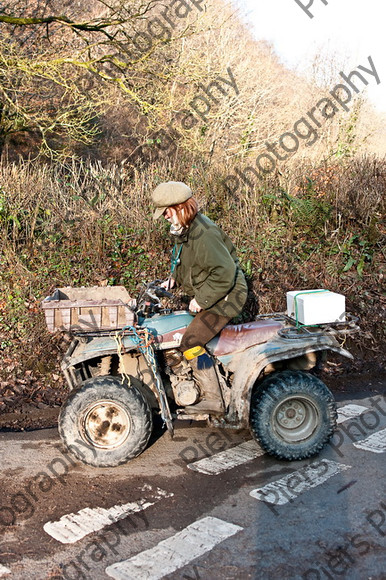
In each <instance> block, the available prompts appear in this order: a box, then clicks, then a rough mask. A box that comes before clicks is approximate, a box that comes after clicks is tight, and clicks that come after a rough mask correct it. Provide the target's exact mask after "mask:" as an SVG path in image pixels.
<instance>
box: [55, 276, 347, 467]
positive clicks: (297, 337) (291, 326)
mask: <svg viewBox="0 0 386 580" xmlns="http://www.w3.org/2000/svg"><path fill="white" fill-rule="evenodd" d="M84 290H87V289H84ZM165 296H166V297H168V298H170V296H171V295H170V294H169V293H168V292H166V290H165V289H163V288H162V287H161V286H159V281H155V282H152V283H150V284H148V285H147V286H146V288H145V289H144V291H143V292H142V294H141V295H140V297H139V298H138V301H133V302H132V304H131V311H132V314H133V323H132V324H130V325H127V326H126V327H123V328H122V329H120V330H118V331H115V332H111V331H109V330H101V329H97V330H92V331H84V329H82V331H78V332H77V331H76V330H75V331H73V332H72V335H73V339H72V342H71V344H70V347H69V349H68V351H67V353H66V355H65V357H64V360H63V362H62V371H63V373H64V376H65V378H66V381H67V383H68V386H69V388H70V390H71V392H70V394H69V396H68V399H67V401H66V402H65V403H64V405H63V407H62V409H61V412H60V416H59V433H60V436H61V438H62V440H63V442H64V443H65V445H66V447H67V448H68V450H69V451H70V452H71V453H72V454H73V455H75V456H76V457H77V458H78V459H79V460H81V461H82V462H84V463H86V464H89V465H93V466H96V467H112V466H117V465H119V464H121V463H125V462H127V461H128V460H130V459H132V458H134V457H137V456H138V455H139V454H140V453H142V451H144V449H145V448H146V446H147V444H148V442H149V438H150V436H151V434H152V429H153V418H154V417H155V416H156V415H159V416H160V417H161V418H162V420H163V424H164V425H165V426H166V428H167V430H168V431H169V432H170V434H171V435H173V421H174V420H175V419H181V420H189V421H197V420H206V421H207V422H208V423H209V424H211V425H213V426H216V427H222V428H237V429H245V428H249V429H250V431H251V433H252V435H253V437H254V438H255V439H256V440H257V441H258V442H259V444H260V445H261V446H262V448H263V449H264V450H265V451H266V452H267V453H268V454H271V455H273V456H275V457H277V458H279V459H286V460H299V459H304V458H307V457H311V456H313V455H315V454H317V453H318V452H319V451H320V450H321V449H322V448H323V447H324V446H325V445H326V443H327V442H328V441H329V439H330V438H331V436H332V434H333V432H334V429H335V426H336V415H337V413H336V405H335V401H334V398H333V395H332V394H331V392H330V391H329V389H328V388H327V387H326V385H325V384H324V383H323V382H322V381H321V380H320V379H319V378H317V376H315V374H314V371H316V370H317V369H318V367H320V365H321V364H322V363H323V361H324V360H325V359H326V355H327V353H328V352H329V351H330V352H335V353H338V354H340V355H343V356H345V357H348V358H353V357H352V355H351V354H350V353H349V352H348V351H347V350H345V349H344V348H342V347H341V346H340V344H339V342H338V341H337V337H338V336H340V335H345V334H347V333H351V332H354V331H355V330H357V328H358V327H357V326H356V323H355V320H351V321H350V322H344V323H340V324H339V323H337V324H334V325H321V326H319V327H315V328H311V329H310V328H299V327H298V325H296V324H295V323H294V321H293V320H292V319H290V318H289V317H287V316H286V315H285V314H281V313H279V314H272V315H264V316H258V317H257V318H256V319H255V320H254V321H253V322H247V323H244V324H236V325H232V324H230V325H227V326H226V327H225V328H224V329H223V330H222V331H221V333H220V334H219V335H218V336H216V337H215V338H214V339H212V340H211V341H210V342H209V343H208V344H207V345H206V348H207V352H208V353H209V354H210V356H211V357H212V359H213V362H214V367H215V370H216V373H217V377H218V381H219V384H220V387H221V392H222V397H223V400H224V406H225V411H224V413H223V414H221V415H220V416H218V415H217V416H211V415H210V414H209V413H201V414H195V413H192V412H191V411H189V410H188V409H189V407H190V408H191V407H192V406H193V407H194V404H195V403H197V402H198V401H200V399H201V398H202V397H203V395H204V393H203V392H202V389H200V387H199V385H198V383H197V381H196V380H195V377H194V376H193V373H192V369H190V367H189V365H188V364H186V365H185V368H184V372H183V373H182V374H179V375H178V374H174V372H173V370H172V369H173V362H174V360H175V358H176V356H177V355H178V354H179V351H178V346H179V345H180V342H181V338H182V336H183V333H184V332H185V330H186V328H187V326H188V325H189V323H190V322H191V321H192V319H193V317H192V315H191V314H190V313H189V312H188V311H172V310H171V309H170V308H165V307H164V306H163V302H164V298H165ZM53 298H55V297H49V298H48V300H50V299H51V300H52V299H53ZM46 300H47V299H46Z"/></svg>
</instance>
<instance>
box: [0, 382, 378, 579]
mask: <svg viewBox="0 0 386 580" xmlns="http://www.w3.org/2000/svg"><path fill="white" fill-rule="evenodd" d="M338 405H339V407H340V413H339V429H338V431H337V433H336V434H335V436H334V439H333V441H332V443H331V444H330V445H329V446H328V447H327V448H326V449H325V450H324V451H323V452H322V453H321V454H320V455H319V456H318V457H317V458H313V459H312V460H307V461H299V462H292V463H288V462H284V461H278V460H276V459H274V458H272V457H269V456H267V455H266V454H264V453H263V452H262V450H261V449H260V448H259V446H258V445H257V444H256V443H255V442H254V441H252V440H251V438H250V434H249V433H248V432H246V431H243V432H228V431H222V430H214V429H212V428H209V427H207V426H206V425H205V424H196V425H195V426H190V425H188V424H186V423H182V422H180V423H179V424H178V425H177V430H176V436H175V439H174V441H171V440H170V438H169V436H168V434H166V433H159V434H158V436H157V437H155V438H154V440H153V441H152V444H151V446H150V447H149V448H148V449H147V450H146V451H145V453H143V454H142V455H141V456H140V457H139V458H137V459H135V460H133V461H132V462H130V463H129V464H127V465H124V466H121V467H119V468H115V469H95V468H91V467H86V466H84V465H82V464H80V463H78V462H76V461H74V460H73V459H72V458H71V457H70V456H68V455H66V454H65V452H64V450H63V447H62V446H61V444H60V440H59V437H58V434H57V431H56V430H55V429H50V430H43V431H35V432H29V433H2V434H0V459H1V466H2V480H1V502H0V529H1V540H2V541H1V552H0V578H3V577H4V578H10V579H13V578H15V579H26V580H27V579H28V580H30V579H38V580H46V579H47V580H48V579H50V580H59V579H66V580H67V579H69V580H75V579H76V580H77V579H98V580H99V579H102V580H103V579H106V580H108V579H109V578H116V579H129V578H130V579H136V580H137V579H139V580H142V579H145V578H149V579H156V578H163V577H165V578H169V579H177V578H178V579H181V578H186V579H189V578H191V579H197V578H198V579H201V578H202V579H205V580H207V579H208V580H211V579H217V578H221V579H236V578H237V579H240V578H241V579H244V578H256V579H273V580H274V579H280V580H282V579H287V578H288V579H299V580H300V579H305V580H319V579H322V580H325V579H331V578H332V579H335V578H347V579H350V580H364V579H372V580H381V578H383V579H385V578H386V573H385V570H386V549H385V544H386V494H385V487H386V486H385V481H386V478H385V475H386V473H385V472H386V461H385V458H386V398H385V396H383V395H371V394H370V393H363V394H355V395H350V397H348V396H347V395H345V398H342V400H340V401H339V403H338Z"/></svg>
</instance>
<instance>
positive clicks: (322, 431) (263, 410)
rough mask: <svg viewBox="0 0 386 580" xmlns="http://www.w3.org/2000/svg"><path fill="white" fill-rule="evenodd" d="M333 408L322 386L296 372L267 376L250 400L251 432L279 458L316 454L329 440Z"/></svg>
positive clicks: (303, 373) (333, 403)
mask: <svg viewBox="0 0 386 580" xmlns="http://www.w3.org/2000/svg"><path fill="white" fill-rule="evenodd" d="M336 417H337V413H336V405H335V401H334V397H333V396H332V394H331V392H330V391H329V390H328V388H327V387H326V385H325V384H324V383H323V382H322V381H321V380H320V379H318V378H317V377H315V376H313V375H310V374H308V373H305V372H300V371H283V372H279V373H275V374H274V375H272V376H269V377H267V378H266V379H265V380H264V381H263V382H262V383H261V385H259V388H258V390H256V392H255V393H254V394H253V395H252V400H251V415H250V418H251V431H252V434H253V436H254V437H255V438H256V439H257V440H258V441H259V443H260V444H261V446H262V447H263V449H265V451H267V453H269V454H270V455H274V456H275V457H278V458H279V459H287V460H294V459H306V458H307V457H311V456H313V455H316V454H317V453H319V451H321V449H323V447H324V446H325V445H326V443H327V442H328V441H329V439H330V438H331V437H332V435H333V432H334V430H335V426H336Z"/></svg>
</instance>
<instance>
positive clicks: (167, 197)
mask: <svg viewBox="0 0 386 580" xmlns="http://www.w3.org/2000/svg"><path fill="white" fill-rule="evenodd" d="M192 196H193V193H192V190H191V189H190V187H188V186H187V185H185V183H182V182H181V181H168V182H167V183H160V184H159V185H157V187H156V188H155V190H154V191H153V193H152V194H151V197H152V199H153V203H154V205H155V206H156V208H157V209H156V210H155V212H154V215H153V219H155V220H156V219H158V218H159V217H160V216H161V215H162V214H163V213H164V211H165V209H167V208H168V207H170V206H171V205H177V204H178V203H183V202H184V201H186V200H187V199H189V198H191V197H192Z"/></svg>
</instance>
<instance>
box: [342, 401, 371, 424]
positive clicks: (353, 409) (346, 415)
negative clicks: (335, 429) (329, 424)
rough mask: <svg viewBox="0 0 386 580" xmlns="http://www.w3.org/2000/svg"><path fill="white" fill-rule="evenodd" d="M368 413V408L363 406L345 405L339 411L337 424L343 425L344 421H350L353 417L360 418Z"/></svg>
mask: <svg viewBox="0 0 386 580" xmlns="http://www.w3.org/2000/svg"><path fill="white" fill-rule="evenodd" d="M366 411H368V407H362V405H345V406H344V407H341V408H340V409H338V419H337V421H336V422H337V423H338V424H339V423H343V422H344V421H348V420H349V419H352V418H353V417H358V416H359V415H362V413H365V412H366Z"/></svg>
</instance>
